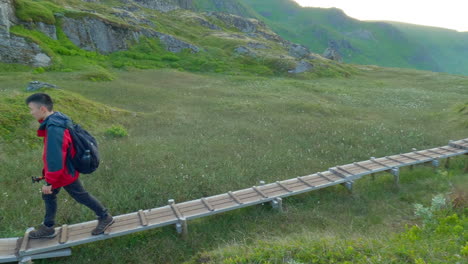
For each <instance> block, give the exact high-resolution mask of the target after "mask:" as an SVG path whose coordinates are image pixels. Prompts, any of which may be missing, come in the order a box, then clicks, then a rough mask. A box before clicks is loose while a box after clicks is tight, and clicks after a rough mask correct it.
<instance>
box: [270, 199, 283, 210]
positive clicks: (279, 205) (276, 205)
mask: <svg viewBox="0 0 468 264" xmlns="http://www.w3.org/2000/svg"><path fill="white" fill-rule="evenodd" d="M270 204H271V207H273V209H275V210H278V212H283V199H281V197H277V198H275V199H273V200H272V201H271V202H270Z"/></svg>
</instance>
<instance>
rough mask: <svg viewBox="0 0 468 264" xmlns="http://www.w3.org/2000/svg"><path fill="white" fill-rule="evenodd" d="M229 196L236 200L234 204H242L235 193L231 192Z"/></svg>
mask: <svg viewBox="0 0 468 264" xmlns="http://www.w3.org/2000/svg"><path fill="white" fill-rule="evenodd" d="M228 194H229V196H230V197H231V198H232V200H234V202H236V203H238V204H242V202H241V200H239V198H237V196H236V195H235V194H234V193H233V192H231V191H229V192H228Z"/></svg>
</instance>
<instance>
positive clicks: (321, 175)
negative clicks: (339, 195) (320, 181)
mask: <svg viewBox="0 0 468 264" xmlns="http://www.w3.org/2000/svg"><path fill="white" fill-rule="evenodd" d="M317 175H318V176H320V177H322V178H324V179H325V180H327V181H329V182H334V180H332V179H330V178H328V177H327V176H325V175H323V173H321V172H317Z"/></svg>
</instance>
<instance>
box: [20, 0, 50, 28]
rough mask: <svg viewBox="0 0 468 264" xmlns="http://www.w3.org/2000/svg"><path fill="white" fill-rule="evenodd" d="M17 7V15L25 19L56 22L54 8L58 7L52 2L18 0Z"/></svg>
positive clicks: (47, 22) (48, 22)
mask: <svg viewBox="0 0 468 264" xmlns="http://www.w3.org/2000/svg"><path fill="white" fill-rule="evenodd" d="M15 8H16V16H17V17H18V18H19V19H21V20H23V21H28V22H33V21H34V22H44V23H46V24H55V17H54V10H57V9H58V7H57V6H55V5H54V4H52V3H43V2H37V1H29V0H16V1H15Z"/></svg>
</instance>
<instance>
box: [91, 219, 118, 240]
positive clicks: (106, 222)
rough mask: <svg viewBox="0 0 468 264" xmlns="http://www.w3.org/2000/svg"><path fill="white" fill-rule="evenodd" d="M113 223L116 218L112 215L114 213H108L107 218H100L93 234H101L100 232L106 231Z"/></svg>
mask: <svg viewBox="0 0 468 264" xmlns="http://www.w3.org/2000/svg"><path fill="white" fill-rule="evenodd" d="M113 223H114V218H113V217H112V215H110V214H107V217H106V218H103V219H98V224H97V226H96V228H95V229H94V230H93V232H91V234H92V235H93V236H96V235H100V234H102V233H104V231H105V230H106V228H108V227H109V226H110V225H112V224H113Z"/></svg>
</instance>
